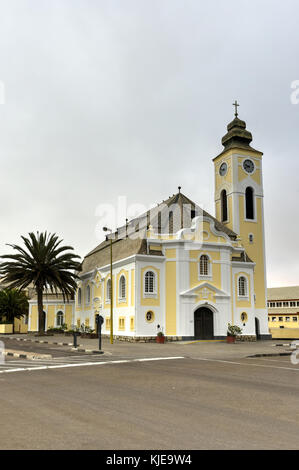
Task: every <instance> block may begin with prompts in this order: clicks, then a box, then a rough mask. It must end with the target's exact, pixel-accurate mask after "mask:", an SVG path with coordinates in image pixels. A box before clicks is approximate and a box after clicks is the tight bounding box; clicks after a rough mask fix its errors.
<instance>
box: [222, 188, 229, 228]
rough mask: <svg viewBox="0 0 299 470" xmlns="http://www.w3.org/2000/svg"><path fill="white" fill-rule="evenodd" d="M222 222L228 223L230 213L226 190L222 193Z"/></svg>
mask: <svg viewBox="0 0 299 470" xmlns="http://www.w3.org/2000/svg"><path fill="white" fill-rule="evenodd" d="M221 221H222V222H227V221H228V212H227V193H226V191H225V189H224V190H223V191H221Z"/></svg>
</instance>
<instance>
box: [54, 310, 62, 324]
mask: <svg viewBox="0 0 299 470" xmlns="http://www.w3.org/2000/svg"><path fill="white" fill-rule="evenodd" d="M59 313H62V323H61V325H59V324H58V321H57V320H58V314H59ZM55 323H56V326H57V327H58V328H59V327H60V326H62V325H63V324H64V312H63V310H57V312H56V314H55Z"/></svg>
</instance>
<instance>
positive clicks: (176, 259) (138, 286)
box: [28, 111, 271, 341]
mask: <svg viewBox="0 0 299 470" xmlns="http://www.w3.org/2000/svg"><path fill="white" fill-rule="evenodd" d="M251 142H252V135H251V133H250V132H249V131H248V130H247V129H246V124H245V122H244V121H242V120H240V119H239V117H238V113H237V111H236V113H235V118H234V120H233V121H232V122H231V123H230V124H229V125H228V126H227V133H226V135H225V136H224V137H223V139H222V144H223V147H224V148H223V150H222V152H221V153H220V154H219V155H218V156H216V157H215V158H214V159H213V162H214V173H215V214H216V216H215V217H213V216H211V215H210V214H208V213H207V212H205V211H204V210H202V209H201V208H200V207H198V206H197V205H196V204H195V203H194V202H193V201H192V200H191V199H189V198H188V197H186V196H185V195H183V194H182V192H181V188H179V190H178V193H177V194H175V195H173V196H172V197H170V198H168V199H167V200H165V201H163V202H162V203H161V204H160V205H158V206H157V207H155V208H154V209H152V210H150V211H148V212H147V213H145V214H141V215H140V216H139V217H137V218H135V219H134V220H131V221H130V222H127V223H126V224H125V226H124V227H120V228H118V229H117V230H116V233H114V234H113V240H112V254H113V271H112V273H113V275H112V279H111V276H110V240H109V239H106V240H105V241H104V242H103V243H101V244H100V245H99V246H97V247H96V248H95V249H94V250H92V251H91V252H90V253H88V254H87V255H86V256H85V258H84V260H83V264H82V272H80V281H79V283H78V289H77V292H76V296H75V301H74V302H71V303H69V304H67V305H65V304H62V302H61V300H60V301H58V302H57V303H56V304H55V302H54V300H52V301H51V302H52V303H51V305H47V302H46V301H45V307H44V308H45V322H46V328H49V327H53V326H57V325H59V324H61V323H62V322H65V321H66V322H67V323H68V327H69V328H71V326H72V325H77V326H81V325H82V324H84V325H85V326H88V327H91V328H93V329H96V324H95V317H96V314H101V315H102V316H103V318H104V324H103V329H102V332H103V333H104V334H107V335H108V334H109V332H110V301H111V290H112V295H113V305H114V308H113V331H114V335H115V337H119V338H122V339H127V340H145V341H146V340H150V339H151V338H153V337H155V336H156V334H157V332H158V331H162V332H163V333H164V334H165V336H166V337H167V338H168V339H169V340H181V339H183V340H184V339H206V340H207V339H223V338H225V337H226V335H227V328H228V324H229V323H231V324H233V325H237V326H239V327H241V328H242V337H243V339H244V340H254V339H256V338H257V339H270V338H271V336H270V335H269V330H268V316H267V298H266V292H267V285H266V266H265V235H264V210H263V174H262V156H263V154H262V152H260V151H258V150H255V149H254V148H252V147H251V145H250V144H251ZM111 282H112V289H111ZM48 309H50V310H49V311H48ZM49 312H51V313H49ZM64 312H68V314H67V318H66V317H65V318H64V317H63V315H64ZM37 322H38V319H37V306H36V301H35V300H32V301H31V302H30V315H29V325H28V330H29V331H34V330H36V329H37V326H38V325H37Z"/></svg>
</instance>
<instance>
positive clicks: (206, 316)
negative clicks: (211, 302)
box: [194, 307, 214, 339]
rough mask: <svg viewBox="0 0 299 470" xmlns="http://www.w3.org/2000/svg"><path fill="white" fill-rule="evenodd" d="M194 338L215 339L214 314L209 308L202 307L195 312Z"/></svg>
mask: <svg viewBox="0 0 299 470" xmlns="http://www.w3.org/2000/svg"><path fill="white" fill-rule="evenodd" d="M194 338H195V339H214V314H213V312H212V310H211V309H209V308H208V307H200V308H198V309H197V310H195V312H194Z"/></svg>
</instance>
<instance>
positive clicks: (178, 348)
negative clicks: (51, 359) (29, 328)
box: [0, 334, 290, 360]
mask: <svg viewBox="0 0 299 470" xmlns="http://www.w3.org/2000/svg"><path fill="white" fill-rule="evenodd" d="M5 338H7V339H8V338H9V339H11V338H13V340H15V341H16V342H18V344H22V347H23V345H24V349H25V348H26V343H27V342H29V344H31V345H32V344H33V343H34V342H36V343H37V344H38V342H42V343H43V344H49V346H50V345H54V344H56V345H64V348H66V345H67V348H68V349H69V350H71V349H72V344H73V343H72V340H73V338H72V336H64V335H54V336H44V337H36V336H34V335H18V334H16V335H0V340H2V341H5ZM25 340H26V341H25ZM284 344H285V342H284V341H283V340H282V341H278V340H273V341H257V342H254V343H246V342H244V343H243V342H237V343H235V344H227V343H226V342H216V341H215V342H205V341H196V342H190V341H186V342H184V341H180V342H177V343H176V342H169V343H167V342H166V343H165V344H156V343H128V342H125V341H118V340H115V341H114V343H113V344H110V341H109V339H108V338H102V350H103V351H104V352H105V354H106V355H110V356H115V357H123V358H134V357H139V358H140V357H144V358H146V357H158V356H160V357H170V356H185V357H191V358H192V357H195V358H196V357H202V358H211V359H223V360H226V359H229V360H232V359H241V358H245V357H249V356H251V357H254V356H256V355H275V356H276V355H277V356H278V355H282V354H283V355H286V353H290V347H289V346H285V345H284ZM276 345H280V347H277V346H276ZM78 348H79V349H81V350H82V349H84V350H86V351H87V352H90V351H98V349H99V340H98V339H87V338H81V337H78Z"/></svg>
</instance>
